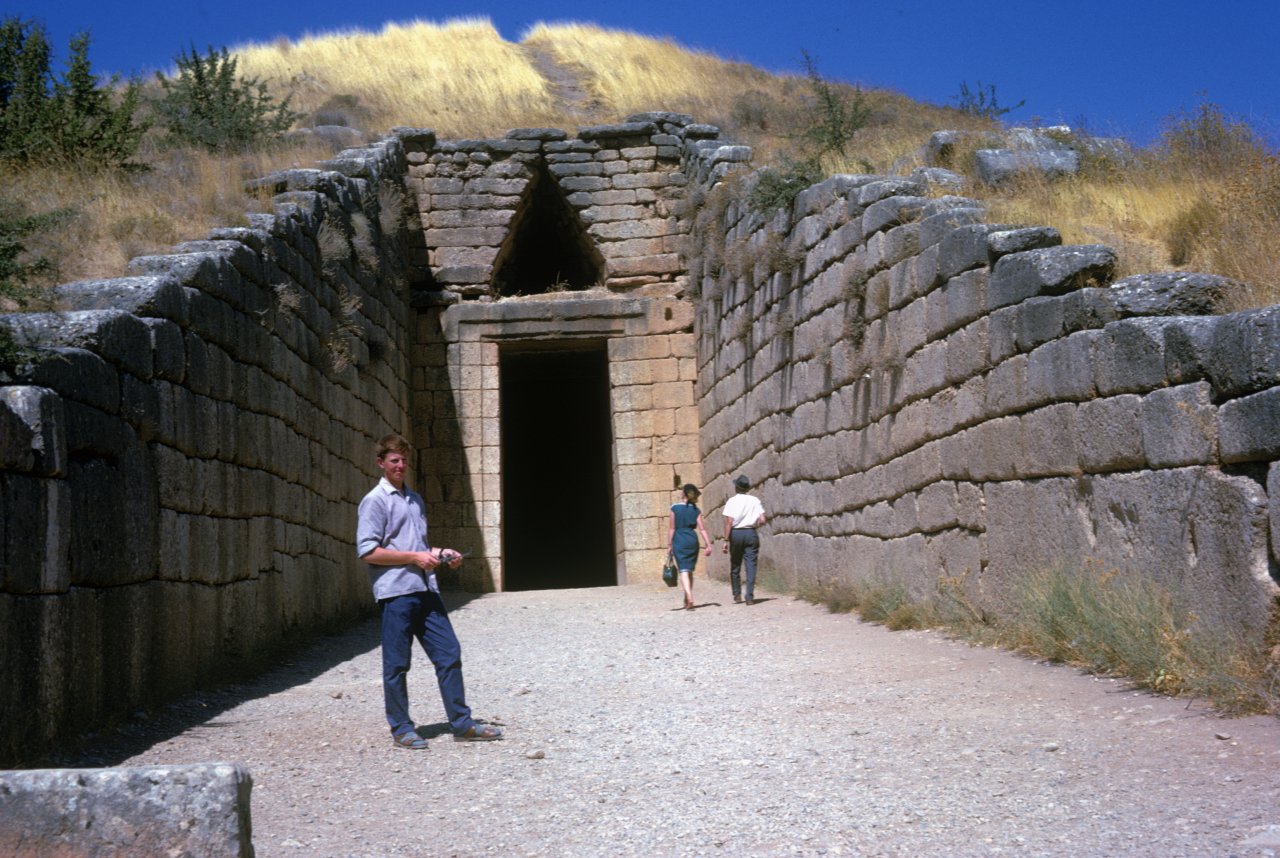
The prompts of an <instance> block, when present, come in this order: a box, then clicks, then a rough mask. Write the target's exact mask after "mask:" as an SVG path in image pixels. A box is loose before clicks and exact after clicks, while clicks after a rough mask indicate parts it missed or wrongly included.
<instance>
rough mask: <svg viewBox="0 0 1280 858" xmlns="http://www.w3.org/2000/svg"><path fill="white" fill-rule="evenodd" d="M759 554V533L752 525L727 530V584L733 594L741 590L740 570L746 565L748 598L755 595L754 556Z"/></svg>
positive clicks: (737, 593) (752, 597)
mask: <svg viewBox="0 0 1280 858" xmlns="http://www.w3.org/2000/svg"><path fill="white" fill-rule="evenodd" d="M759 556H760V535H759V534H757V533H756V531H755V528H753V527H735V528H734V529H733V530H731V531H729V586H730V587H732V588H733V595H734V596H737V595H739V594H740V593H741V592H742V580H741V570H742V567H743V566H746V567H747V592H746V597H747V598H748V599H754V598H755V597H756V558H757V557H759Z"/></svg>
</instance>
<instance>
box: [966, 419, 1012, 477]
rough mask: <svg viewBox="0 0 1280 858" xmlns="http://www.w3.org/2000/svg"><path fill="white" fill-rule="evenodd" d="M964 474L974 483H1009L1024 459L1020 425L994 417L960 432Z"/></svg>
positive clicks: (1010, 420)
mask: <svg viewBox="0 0 1280 858" xmlns="http://www.w3.org/2000/svg"><path fill="white" fill-rule="evenodd" d="M963 437H964V446H965V450H966V459H967V462H968V473H969V475H971V476H972V478H973V479H975V480H980V481H984V482H985V481H987V480H1011V479H1013V478H1014V477H1015V476H1017V465H1018V463H1019V462H1021V461H1024V460H1025V453H1024V452H1023V437H1022V422H1021V420H1019V418H1017V417H998V418H996V419H995V420H988V421H987V422H985V423H983V424H981V425H979V426H975V427H974V428H972V429H970V430H968V431H967V432H965V433H964V436H963Z"/></svg>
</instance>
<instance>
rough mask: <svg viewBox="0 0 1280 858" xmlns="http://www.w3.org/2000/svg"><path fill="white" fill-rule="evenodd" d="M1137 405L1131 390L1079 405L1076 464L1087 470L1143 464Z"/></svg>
mask: <svg viewBox="0 0 1280 858" xmlns="http://www.w3.org/2000/svg"><path fill="white" fill-rule="evenodd" d="M1141 408H1142V398H1141V397H1139V396H1136V395H1134V394H1124V395H1122V396H1113V397H1110V398H1109V399H1095V400H1093V401H1091V402H1086V403H1084V404H1082V405H1080V406H1079V407H1078V408H1077V409H1076V449H1077V450H1078V451H1079V454H1080V467H1081V468H1082V469H1084V470H1085V471H1087V472H1090V473H1101V472H1104V471H1124V470H1132V469H1135V468H1141V467H1144V466H1145V465H1146V457H1145V455H1144V453H1143V448H1142V429H1141V424H1140V422H1139V415H1140V413H1141Z"/></svg>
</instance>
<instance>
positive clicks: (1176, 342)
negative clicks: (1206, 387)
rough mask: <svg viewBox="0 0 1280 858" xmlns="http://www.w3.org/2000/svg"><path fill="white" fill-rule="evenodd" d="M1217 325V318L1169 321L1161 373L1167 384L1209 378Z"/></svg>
mask: <svg viewBox="0 0 1280 858" xmlns="http://www.w3.org/2000/svg"><path fill="white" fill-rule="evenodd" d="M1217 326H1218V319H1217V318H1216V317H1211V318H1194V317H1186V318H1180V319H1170V320H1169V323H1168V324H1167V325H1166V326H1165V329H1164V371H1165V375H1166V376H1167V377H1168V379H1169V383H1170V384H1186V383H1188V382H1192V381H1199V380H1200V379H1202V378H1208V377H1209V365H1210V362H1211V361H1212V360H1213V341H1214V332H1215V331H1216V330H1217Z"/></svg>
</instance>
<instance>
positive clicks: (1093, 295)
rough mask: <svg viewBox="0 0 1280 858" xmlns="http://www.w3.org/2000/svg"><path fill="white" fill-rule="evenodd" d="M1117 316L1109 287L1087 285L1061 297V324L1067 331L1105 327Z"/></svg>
mask: <svg viewBox="0 0 1280 858" xmlns="http://www.w3.org/2000/svg"><path fill="white" fill-rule="evenodd" d="M1119 317H1120V316H1119V314H1118V313H1117V312H1116V308H1115V299H1114V298H1113V297H1112V295H1111V290H1110V289H1100V288H1092V287H1087V288H1084V289H1077V290H1076V291H1074V292H1070V293H1068V294H1067V295H1065V296H1063V298H1062V325H1063V328H1064V329H1065V330H1067V331H1068V332H1074V331H1084V330H1089V329H1092V328H1101V327H1105V326H1106V325H1107V324H1108V323H1110V322H1114V321H1115V320H1116V319H1118V318H1119Z"/></svg>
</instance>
